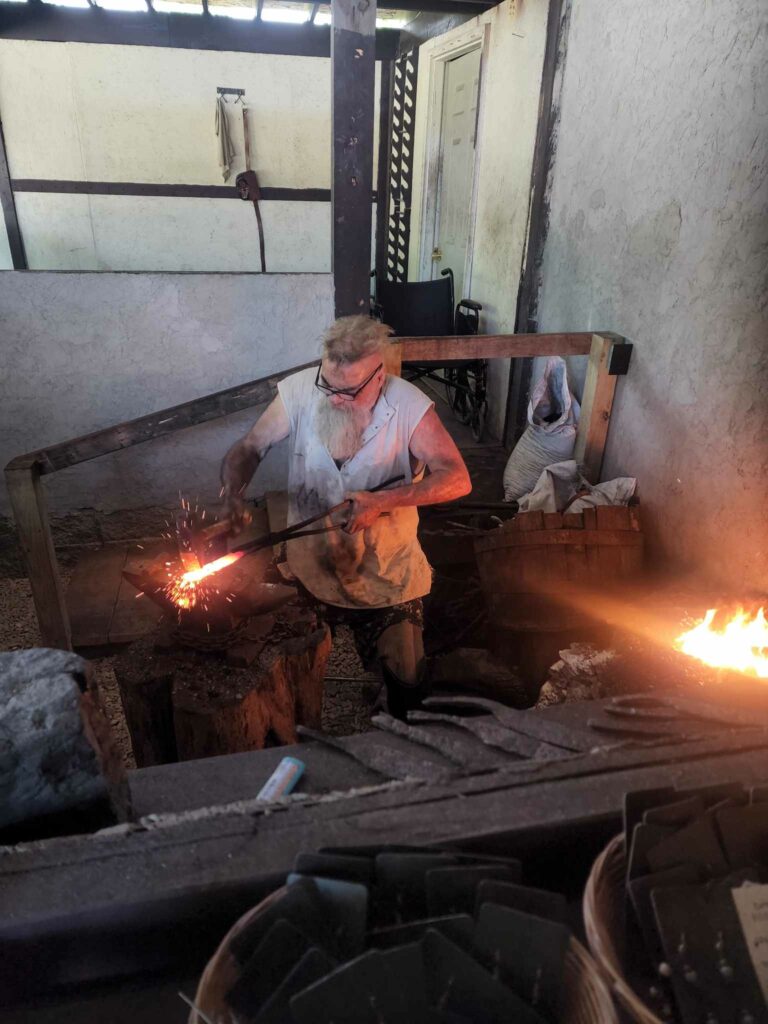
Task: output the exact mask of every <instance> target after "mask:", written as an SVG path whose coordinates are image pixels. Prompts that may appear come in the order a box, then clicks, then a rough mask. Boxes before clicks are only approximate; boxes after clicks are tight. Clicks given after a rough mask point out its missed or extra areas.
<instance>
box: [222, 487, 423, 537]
mask: <svg viewBox="0 0 768 1024" xmlns="http://www.w3.org/2000/svg"><path fill="white" fill-rule="evenodd" d="M404 479H405V474H404V473H401V474H400V475H399V476H393V477H390V478H389V480H385V481H384V483H383V484H378V485H377V486H376V487H371V489H370V490H371V493H373V492H374V491H381V490H383V489H384V488H385V487H389V485H390V484H396V483H399V482H400V481H401V480H404ZM349 503H350V499H349V498H347V500H346V501H340V502H339V504H338V505H334V506H333V508H329V509H326V511H325V512H321V513H320V514H319V515H316V516H311V517H310V518H309V519H305V520H304V521H303V522H301V523H294V525H293V526H289V527H287V528H286V529H285V530H278V531H277V533H268V534H267V535H266V536H264V537H257V538H256V540H252V541H249V542H248V543H247V544H242V545H241V546H240V547H237V548H234V550H233V551H232V552H231V554H234V553H238V554H245V553H246V552H248V551H259V550H260V549H261V548H265V547H270V546H271V545H273V544H281V543H282V542H283V541H284V540H293V539H294V538H297V537H312V536H313V535H314V534H316V533H330V531H331V530H340V529H341V528H342V526H344V525H345V524H344V523H337V524H335V525H333V526H321V527H318V528H317V529H316V530H306V531H305V532H304V533H302V532H301V531H302V530H303V529H304V527H305V526H311V525H312V523H316V522H317V521H318V520H319V519H325V518H326V516H330V515H333V513H334V512H338V510H339V509H341V508H346V506H347V505H349Z"/></svg>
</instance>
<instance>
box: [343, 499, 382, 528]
mask: <svg viewBox="0 0 768 1024" xmlns="http://www.w3.org/2000/svg"><path fill="white" fill-rule="evenodd" d="M384 493H386V492H382V493H381V494H372V493H371V492H370V491H351V492H350V493H349V494H347V495H346V496H345V497H346V500H347V501H350V502H351V503H352V504H351V507H350V511H349V518H348V519H347V521H346V523H345V524H344V532H345V533H359V532H360V531H361V530H367V529H368V527H369V526H372V525H373V524H374V523H375V522H376V520H377V519H378V518H379V516H380V515H381V514H382V512H385V511H387V509H388V508H389V506H388V504H387V503H386V499H385V498H384V496H383V495H384Z"/></svg>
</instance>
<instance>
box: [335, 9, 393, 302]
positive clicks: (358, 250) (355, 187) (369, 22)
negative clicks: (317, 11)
mask: <svg viewBox="0 0 768 1024" xmlns="http://www.w3.org/2000/svg"><path fill="white" fill-rule="evenodd" d="M375 68H376V3H375V0H331V79H332V83H333V127H332V138H333V149H332V153H333V174H332V194H331V217H332V221H333V227H332V239H333V241H332V267H333V292H334V309H335V312H336V316H337V317H340V316H350V315H352V314H356V313H362V314H364V315H367V314H368V311H369V309H370V292H371V282H370V271H371V204H370V200H369V193H370V188H371V182H372V179H373V99H374V74H375ZM382 141H384V140H382Z"/></svg>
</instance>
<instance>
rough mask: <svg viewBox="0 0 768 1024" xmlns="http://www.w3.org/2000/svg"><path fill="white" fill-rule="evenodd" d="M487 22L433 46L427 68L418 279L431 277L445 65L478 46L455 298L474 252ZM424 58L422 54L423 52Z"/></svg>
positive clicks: (467, 277) (466, 287) (469, 276)
mask: <svg viewBox="0 0 768 1024" xmlns="http://www.w3.org/2000/svg"><path fill="white" fill-rule="evenodd" d="M489 38H490V25H489V24H488V23H481V24H475V25H473V26H472V28H471V29H469V30H468V31H467V32H462V33H461V34H460V35H457V36H455V37H454V38H453V39H450V40H446V41H445V42H444V43H443V45H442V46H438V47H435V49H434V50H433V51H432V52H431V53H430V55H429V66H428V71H427V76H428V78H427V82H428V85H427V116H426V129H425V132H426V134H425V145H424V176H423V187H422V190H421V218H420V225H419V232H420V238H419V280H420V281H430V280H432V250H433V249H434V247H435V235H436V233H437V224H438V211H439V205H440V184H441V176H442V175H441V171H442V149H441V145H440V141H441V139H440V134H441V128H442V122H443V101H444V94H445V66H446V64H447V63H448V61H450V60H454V59H455V58H456V57H463V56H464V54H466V53H471V52H472V51H473V50H478V49H479V50H480V81H479V83H478V96H477V121H476V127H475V159H474V163H473V165H472V190H471V195H470V213H469V233H468V237H467V256H466V260H465V262H464V279H463V280H464V287H463V290H464V292H465V293H466V294H465V295H463V296H462V295H457V296H456V301H457V302H458V301H459V299H461V298H466V297H468V295H469V289H470V287H471V284H472V260H473V256H474V242H475V219H476V213H477V183H478V177H479V168H480V151H481V148H482V138H483V131H482V126H483V107H484V102H483V100H484V94H485V89H484V75H485V69H486V68H487V62H488V43H489ZM422 59H423V56H422Z"/></svg>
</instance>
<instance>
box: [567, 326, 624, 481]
mask: <svg viewBox="0 0 768 1024" xmlns="http://www.w3.org/2000/svg"><path fill="white" fill-rule="evenodd" d="M623 341H624V339H623V338H619V337H618V336H610V335H605V334H594V335H593V336H592V347H591V349H590V352H589V363H588V365H587V376H586V380H585V381H584V393H583V395H582V398H581V419H580V420H579V430H578V433H577V434H576V446H575V448H574V451H573V457H574V459H575V460H576V461H577V462H579V463H581V464H582V465H583V467H584V476H585V477H586V478H587V480H589V482H590V483H592V484H596V483H598V482H599V480H600V470H601V469H602V466H603V454H604V452H605V442H606V440H607V438H608V427H609V426H610V422H611V409H612V408H613V394H614V392H615V390H616V377H615V376H612V375H611V374H610V373H609V372H608V361H609V358H610V355H611V348H612V347H613V346H614V345H616V344H621V343H622V342H623Z"/></svg>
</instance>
